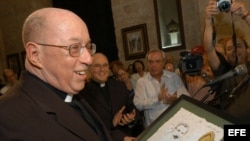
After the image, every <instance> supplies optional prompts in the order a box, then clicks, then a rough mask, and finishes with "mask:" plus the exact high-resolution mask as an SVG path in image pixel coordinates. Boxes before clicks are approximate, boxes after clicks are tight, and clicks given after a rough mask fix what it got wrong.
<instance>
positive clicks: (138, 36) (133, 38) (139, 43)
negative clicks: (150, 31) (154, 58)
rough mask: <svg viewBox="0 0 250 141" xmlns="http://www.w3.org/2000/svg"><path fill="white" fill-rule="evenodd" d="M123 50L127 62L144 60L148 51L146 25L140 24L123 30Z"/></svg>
mask: <svg viewBox="0 0 250 141" xmlns="http://www.w3.org/2000/svg"><path fill="white" fill-rule="evenodd" d="M121 31H122V39H123V48H124V54H125V59H126V60H131V59H136V58H143V57H145V55H146V53H147V51H148V35H147V27H146V24H139V25H135V26H131V27H127V28H123V29H122V30H121Z"/></svg>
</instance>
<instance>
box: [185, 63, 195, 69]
mask: <svg viewBox="0 0 250 141" xmlns="http://www.w3.org/2000/svg"><path fill="white" fill-rule="evenodd" d="M186 68H187V70H192V69H196V68H197V64H196V62H194V61H189V62H187V63H186Z"/></svg>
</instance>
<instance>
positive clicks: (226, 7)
mask: <svg viewBox="0 0 250 141" xmlns="http://www.w3.org/2000/svg"><path fill="white" fill-rule="evenodd" d="M218 7H219V9H220V11H222V12H228V11H229V10H230V3H229V2H228V1H223V2H221V3H220V4H219V6H218Z"/></svg>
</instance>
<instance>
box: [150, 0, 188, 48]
mask: <svg viewBox="0 0 250 141" xmlns="http://www.w3.org/2000/svg"><path fill="white" fill-rule="evenodd" d="M154 7H155V14H156V15H155V17H156V28H157V33H158V39H159V40H158V42H159V44H160V46H159V48H160V49H163V50H166V51H167V50H177V49H184V48H185V42H184V33H183V24H182V13H181V0H154Z"/></svg>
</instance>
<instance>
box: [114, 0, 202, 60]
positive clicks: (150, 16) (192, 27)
mask: <svg viewBox="0 0 250 141" xmlns="http://www.w3.org/2000/svg"><path fill="white" fill-rule="evenodd" d="M199 2H200V1H197V0H181V3H182V16H183V24H184V25H183V26H184V33H185V42H186V48H191V47H192V46H195V45H197V44H201V42H202V38H201V37H202V31H201V29H202V28H197V27H200V26H201V23H200V19H199V18H197V17H200V15H199V14H200V12H198V11H199ZM202 2H204V0H203V1H202ZM112 8H113V17H114V23H115V29H116V31H115V32H116V39H117V43H118V47H119V58H120V60H121V61H123V62H125V64H126V65H128V64H130V63H131V62H132V61H133V60H128V61H126V60H125V58H124V51H123V44H122V33H121V29H122V28H125V27H130V26H133V25H138V24H142V23H146V24H147V32H148V39H149V48H158V46H159V44H158V39H157V31H156V22H155V11H154V2H153V0H134V1H131V0H112ZM194 11H197V12H194ZM181 51H183V50H176V51H170V52H169V53H170V54H171V55H172V56H173V57H174V61H175V62H176V63H177V62H178V60H179V58H180V57H179V53H180V52H181ZM141 60H143V61H145V60H144V59H143V58H142V59H141Z"/></svg>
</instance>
